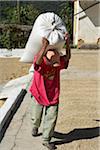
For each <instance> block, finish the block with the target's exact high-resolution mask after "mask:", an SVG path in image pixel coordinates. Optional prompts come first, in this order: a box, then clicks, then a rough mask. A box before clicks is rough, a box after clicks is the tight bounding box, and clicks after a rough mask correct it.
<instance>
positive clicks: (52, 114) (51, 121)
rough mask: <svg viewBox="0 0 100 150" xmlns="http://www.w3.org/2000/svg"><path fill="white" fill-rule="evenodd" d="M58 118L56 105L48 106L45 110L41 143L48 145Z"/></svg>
mask: <svg viewBox="0 0 100 150" xmlns="http://www.w3.org/2000/svg"><path fill="white" fill-rule="evenodd" d="M57 116H58V105H54V106H48V107H46V108H45V116H44V121H43V143H50V140H51V138H52V136H53V133H54V129H55V125H56V121H57Z"/></svg>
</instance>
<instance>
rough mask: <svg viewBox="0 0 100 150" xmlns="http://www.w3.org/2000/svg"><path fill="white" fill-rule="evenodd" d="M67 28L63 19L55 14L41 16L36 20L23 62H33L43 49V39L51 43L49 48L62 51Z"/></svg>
mask: <svg viewBox="0 0 100 150" xmlns="http://www.w3.org/2000/svg"><path fill="white" fill-rule="evenodd" d="M65 32H67V31H66V27H65V25H64V23H63V21H62V19H61V18H60V17H59V16H58V15H56V14H55V13H53V12H47V13H43V14H40V15H39V16H38V18H37V19H36V21H35V23H34V26H33V29H32V31H31V34H30V37H29V39H28V41H27V44H26V47H25V49H26V50H25V53H24V54H23V56H22V57H21V59H20V61H21V62H26V63H27V62H30V63H31V62H33V58H34V55H35V54H36V53H37V52H38V51H39V50H40V49H41V47H42V37H45V38H47V39H48V41H49V46H48V47H47V48H48V49H49V48H52V47H53V48H56V49H57V50H58V51H60V50H61V49H62V48H63V46H64V43H65V39H64V35H65Z"/></svg>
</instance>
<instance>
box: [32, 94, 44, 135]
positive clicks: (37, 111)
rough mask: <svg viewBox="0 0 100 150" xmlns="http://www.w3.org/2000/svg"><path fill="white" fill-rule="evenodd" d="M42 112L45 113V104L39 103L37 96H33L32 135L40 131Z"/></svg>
mask: <svg viewBox="0 0 100 150" xmlns="http://www.w3.org/2000/svg"><path fill="white" fill-rule="evenodd" d="M42 114H43V106H42V105H40V104H38V103H37V102H36V100H35V98H33V97H32V117H31V120H32V126H33V130H32V135H33V136H35V135H37V133H38V128H39V127H40V124H41V119H42Z"/></svg>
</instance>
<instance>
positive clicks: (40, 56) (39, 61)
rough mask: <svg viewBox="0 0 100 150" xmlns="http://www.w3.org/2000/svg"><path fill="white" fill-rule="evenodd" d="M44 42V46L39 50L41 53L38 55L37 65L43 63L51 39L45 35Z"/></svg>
mask: <svg viewBox="0 0 100 150" xmlns="http://www.w3.org/2000/svg"><path fill="white" fill-rule="evenodd" d="M42 43H43V46H42V48H41V50H40V51H39V53H38V55H37V59H36V64H37V65H40V64H41V63H42V60H43V56H44V55H45V53H46V48H47V46H48V45H49V41H48V40H47V39H46V38H44V37H43V39H42Z"/></svg>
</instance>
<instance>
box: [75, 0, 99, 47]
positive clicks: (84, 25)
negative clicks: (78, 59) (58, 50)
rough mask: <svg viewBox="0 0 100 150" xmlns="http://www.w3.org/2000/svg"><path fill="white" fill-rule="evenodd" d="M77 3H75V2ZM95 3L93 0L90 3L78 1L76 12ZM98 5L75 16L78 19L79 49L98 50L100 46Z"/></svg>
mask: <svg viewBox="0 0 100 150" xmlns="http://www.w3.org/2000/svg"><path fill="white" fill-rule="evenodd" d="M76 3H77V2H76ZM95 3H97V2H96V1H94V0H91V1H79V7H78V10H77V12H81V11H83V10H84V9H86V8H88V7H89V6H91V5H94V4H95ZM99 11H100V3H98V4H96V5H94V6H93V7H91V8H89V9H87V10H84V11H83V12H82V13H79V15H77V18H78V24H77V26H78V38H77V45H78V47H79V48H81V47H86V46H87V47H88V48H89V47H94V48H98V47H99V45H100V16H99V14H100V13H99Z"/></svg>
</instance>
